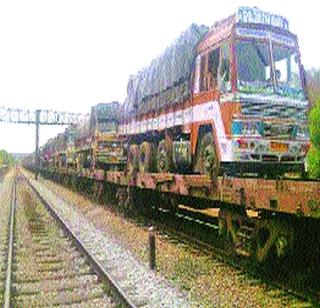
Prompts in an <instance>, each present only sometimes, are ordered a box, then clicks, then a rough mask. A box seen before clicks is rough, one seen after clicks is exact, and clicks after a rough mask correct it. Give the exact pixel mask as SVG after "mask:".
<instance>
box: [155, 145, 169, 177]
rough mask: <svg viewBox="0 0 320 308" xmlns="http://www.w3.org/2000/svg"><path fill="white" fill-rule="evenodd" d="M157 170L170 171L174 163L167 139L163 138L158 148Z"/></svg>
mask: <svg viewBox="0 0 320 308" xmlns="http://www.w3.org/2000/svg"><path fill="white" fill-rule="evenodd" d="M156 160H157V170H158V172H163V173H166V172H170V170H171V165H172V153H171V150H170V147H169V144H168V142H166V140H161V141H160V143H159V145H158V149H157V159H156Z"/></svg>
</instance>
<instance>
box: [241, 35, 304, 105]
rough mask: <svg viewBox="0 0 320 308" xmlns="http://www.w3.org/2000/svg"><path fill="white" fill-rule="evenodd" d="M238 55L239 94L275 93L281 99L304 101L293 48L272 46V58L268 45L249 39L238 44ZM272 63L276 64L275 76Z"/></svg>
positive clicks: (295, 52)
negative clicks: (283, 97)
mask: <svg viewBox="0 0 320 308" xmlns="http://www.w3.org/2000/svg"><path fill="white" fill-rule="evenodd" d="M236 53H237V71H238V82H237V88H238V90H239V91H240V92H245V93H262V94H271V93H274V90H276V93H277V94H278V95H281V96H290V97H293V98H300V99H303V98H304V94H303V90H302V83H301V78H300V72H299V61H298V56H297V51H296V50H295V49H294V48H289V47H286V46H284V45H277V44H273V46H272V57H271V54H270V48H269V43H267V42H262V41H258V40H255V39H251V40H248V39H247V40H239V41H238V42H237V44H236ZM271 59H273V61H274V73H273V72H272V69H271V67H272V63H271ZM272 74H274V76H273V75H272ZM274 82H275V83H276V84H275V85H274Z"/></svg>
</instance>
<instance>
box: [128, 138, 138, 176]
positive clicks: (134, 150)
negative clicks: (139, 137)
mask: <svg viewBox="0 0 320 308" xmlns="http://www.w3.org/2000/svg"><path fill="white" fill-rule="evenodd" d="M138 169H139V146H138V145H137V144H131V145H130V148H129V151H128V164H127V170H128V173H130V174H132V173H134V172H137V171H138Z"/></svg>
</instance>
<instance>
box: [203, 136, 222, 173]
mask: <svg viewBox="0 0 320 308" xmlns="http://www.w3.org/2000/svg"><path fill="white" fill-rule="evenodd" d="M200 153H201V154H200V155H201V161H202V163H201V168H200V172H201V173H202V174H205V175H208V176H210V177H211V178H212V179H214V178H216V177H217V176H218V175H219V168H220V166H219V159H218V156H217V151H216V147H215V144H214V141H213V136H212V134H211V133H207V134H205V135H204V136H203V137H202V140H201V145H200Z"/></svg>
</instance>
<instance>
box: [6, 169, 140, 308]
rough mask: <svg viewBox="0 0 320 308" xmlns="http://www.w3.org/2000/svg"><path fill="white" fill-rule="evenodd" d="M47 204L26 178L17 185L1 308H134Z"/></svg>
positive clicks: (9, 230)
mask: <svg viewBox="0 0 320 308" xmlns="http://www.w3.org/2000/svg"><path fill="white" fill-rule="evenodd" d="M44 205H45V206H48V204H44V201H43V200H41V198H39V196H38V195H37V194H36V192H35V190H34V189H33V188H32V186H31V184H30V183H28V182H27V181H26V179H25V178H24V177H22V176H21V175H20V176H18V177H17V178H16V180H14V181H13V183H12V190H11V204H10V215H9V217H8V234H7V235H8V242H7V247H6V248H7V252H8V253H7V260H6V262H5V264H6V271H5V275H2V277H5V284H4V296H3V298H2V304H3V307H6V308H7V307H12V306H19V307H31V306H32V307H34V306H56V305H59V306H64V305H75V306H83V307H114V306H117V305H119V304H123V305H125V306H129V307H134V305H133V304H132V303H131V302H130V300H129V299H128V298H126V296H125V294H122V293H121V292H120V291H119V290H117V288H116V285H114V284H113V285H112V284H111V281H110V280H109V277H108V276H107V273H105V272H103V271H101V270H99V264H97V263H96V262H95V259H94V257H92V256H91V254H90V252H88V251H85V248H84V247H82V248H81V251H80V249H79V247H81V242H79V239H76V238H75V237H74V236H72V232H71V230H69V231H68V230H67V229H68V227H67V226H64V227H63V228H62V227H61V224H62V221H60V222H59V224H58V223H57V221H56V219H57V217H56V216H54V214H53V210H51V213H50V212H49V211H48V208H46V207H45V206H44ZM77 241H78V242H77ZM76 242H77V243H76ZM111 294H112V296H111Z"/></svg>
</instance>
